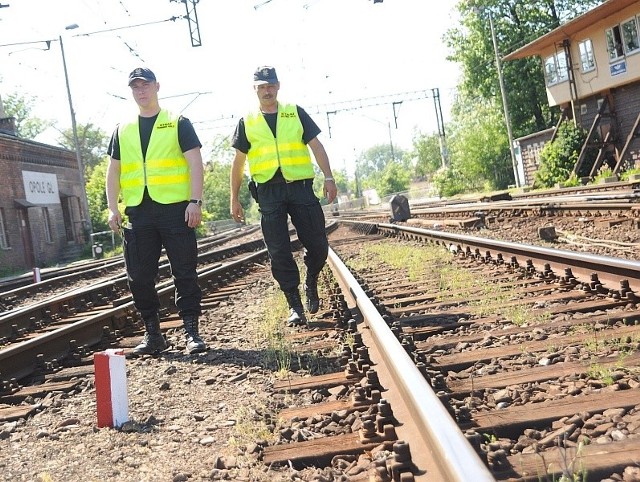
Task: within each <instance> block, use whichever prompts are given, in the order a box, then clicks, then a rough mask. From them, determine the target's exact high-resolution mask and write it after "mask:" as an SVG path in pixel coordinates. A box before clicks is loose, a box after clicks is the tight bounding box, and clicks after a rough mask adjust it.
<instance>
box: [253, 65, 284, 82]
mask: <svg viewBox="0 0 640 482" xmlns="http://www.w3.org/2000/svg"><path fill="white" fill-rule="evenodd" d="M277 83H278V76H277V75H276V69H275V68H273V67H270V66H268V65H263V66H262V67H258V68H257V69H256V71H255V72H254V74H253V85H260V84H277Z"/></svg>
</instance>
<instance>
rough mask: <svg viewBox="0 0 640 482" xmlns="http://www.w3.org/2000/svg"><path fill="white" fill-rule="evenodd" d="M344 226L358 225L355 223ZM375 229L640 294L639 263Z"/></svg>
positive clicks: (507, 243) (404, 228)
mask: <svg viewBox="0 0 640 482" xmlns="http://www.w3.org/2000/svg"><path fill="white" fill-rule="evenodd" d="M342 222H345V223H352V224H357V222H356V221H342ZM369 229H372V228H371V227H369ZM375 229H377V231H378V232H380V233H382V234H387V235H404V236H417V237H420V238H428V239H430V240H431V241H433V242H435V243H437V244H441V245H442V246H444V247H446V248H448V249H449V250H450V251H455V252H458V253H459V252H467V253H471V255H473V256H476V257H483V258H486V260H487V261H492V260H493V261H494V262H498V260H499V259H500V258H502V260H503V262H504V263H510V262H511V263H513V259H514V258H515V260H516V261H517V262H518V264H519V265H520V266H523V267H524V266H525V265H526V263H528V262H531V264H532V265H533V266H534V267H535V268H536V269H537V270H538V271H540V272H545V273H550V270H551V272H553V273H554V274H555V275H556V276H558V277H562V276H571V275H572V276H574V277H575V278H576V279H577V280H578V281H581V282H583V283H585V284H591V283H593V282H594V281H599V282H600V283H601V284H602V285H603V286H604V287H605V288H607V289H608V290H610V291H611V292H612V293H614V292H619V293H618V294H619V295H620V296H621V297H622V296H627V295H628V294H629V290H631V291H632V292H637V291H640V262H637V261H632V260H626V259H622V258H614V257H610V256H601V255H596V254H590V253H580V252H576V251H569V250H564V249H556V248H546V247H542V246H532V245H528V244H522V243H514V242H510V241H500V240H496V239H488V238H480V237H476V236H468V235H463V234H454V233H446V232H442V231H433V230H428V229H422V228H414V227H408V226H398V225H395V224H385V223H380V224H376V225H375ZM568 270H569V271H568ZM594 276H596V278H597V279H594V278H593V277H594ZM616 284H617V287H616ZM627 284H628V286H627Z"/></svg>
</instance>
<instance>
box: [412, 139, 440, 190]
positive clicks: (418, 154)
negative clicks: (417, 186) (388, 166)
mask: <svg viewBox="0 0 640 482" xmlns="http://www.w3.org/2000/svg"><path fill="white" fill-rule="evenodd" d="M413 156H414V157H415V158H416V166H415V176H414V177H415V179H416V180H425V179H430V178H431V177H432V176H433V174H435V173H436V172H437V171H438V169H440V168H441V167H443V166H442V155H441V154H440V137H439V136H438V134H435V133H434V134H425V135H416V136H414V138H413Z"/></svg>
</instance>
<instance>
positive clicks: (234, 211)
mask: <svg viewBox="0 0 640 482" xmlns="http://www.w3.org/2000/svg"><path fill="white" fill-rule="evenodd" d="M230 211H231V218H232V219H233V220H234V221H235V222H237V223H243V222H244V209H242V204H240V203H239V202H238V201H231V210H230Z"/></svg>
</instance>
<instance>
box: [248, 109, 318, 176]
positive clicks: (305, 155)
mask: <svg viewBox="0 0 640 482" xmlns="http://www.w3.org/2000/svg"><path fill="white" fill-rule="evenodd" d="M244 128H245V132H246V134H247V140H248V141H249V142H250V143H251V148H250V149H249V152H248V153H247V160H248V161H249V173H250V174H251V177H252V178H253V179H254V180H255V181H256V182H257V183H264V182H267V181H268V180H269V179H271V178H272V177H273V175H274V174H275V172H276V170H277V169H278V167H280V169H281V171H282V175H283V176H284V178H285V179H286V180H287V181H299V180H301V179H312V178H313V177H314V176H315V172H314V170H313V164H312V163H311V155H310V154H309V148H308V147H307V145H306V144H305V143H304V142H302V132H303V128H302V122H300V118H299V117H298V109H297V108H296V106H295V105H294V104H285V105H283V104H280V103H278V121H277V124H276V136H275V137H274V136H273V132H272V131H271V129H270V128H269V125H268V124H267V121H266V120H265V118H264V116H263V115H262V112H260V111H258V112H254V113H251V114H249V115H247V116H246V117H245V119H244Z"/></svg>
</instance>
